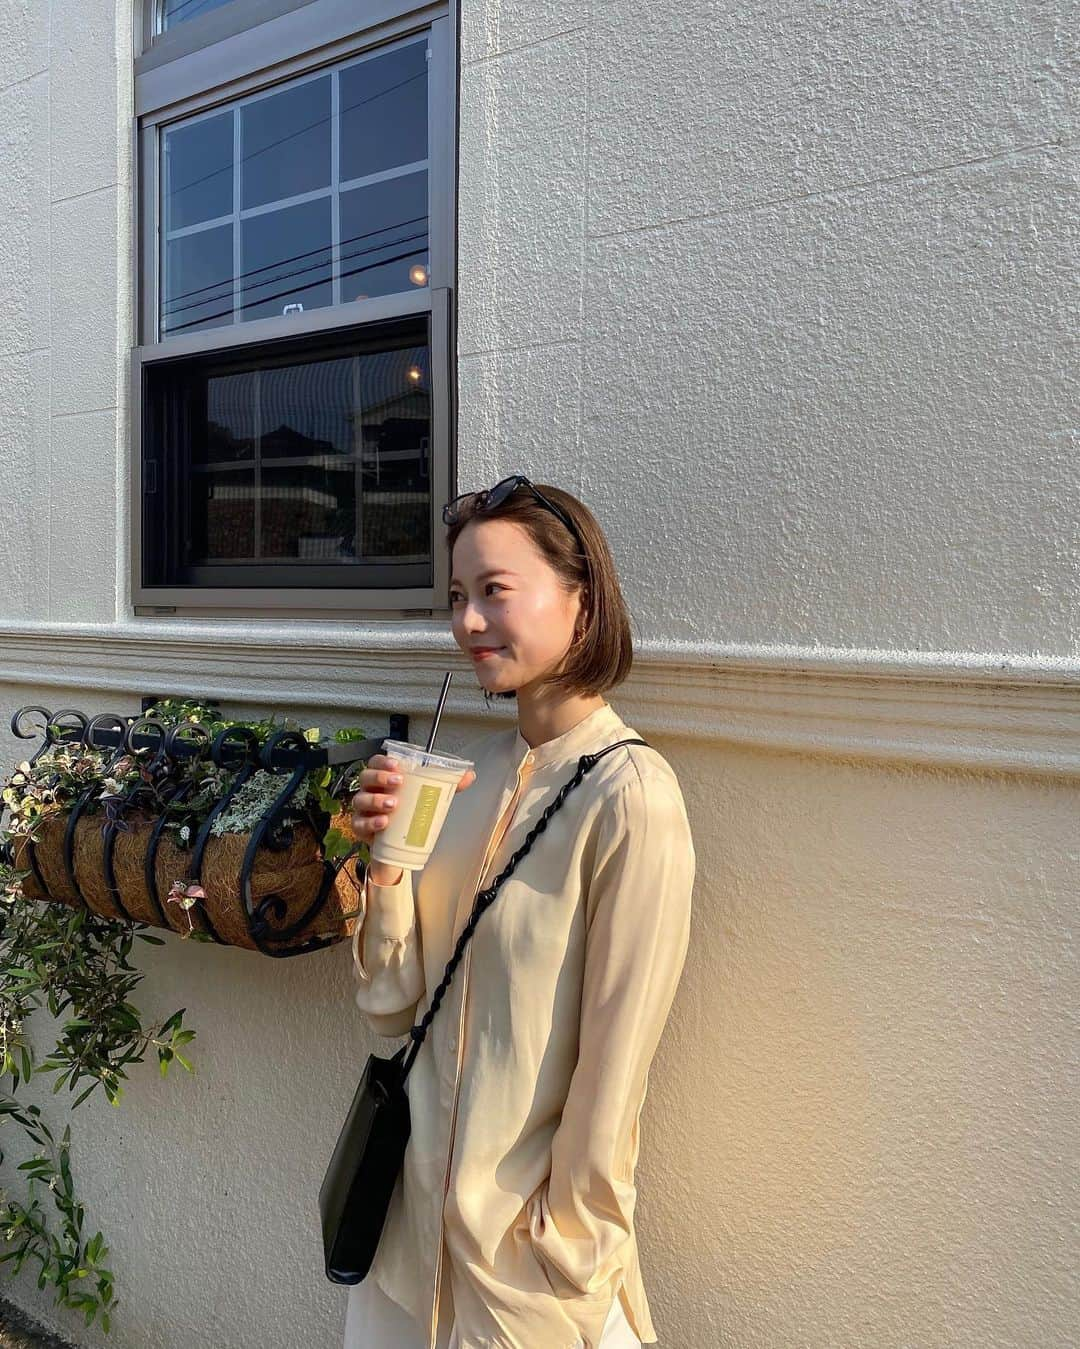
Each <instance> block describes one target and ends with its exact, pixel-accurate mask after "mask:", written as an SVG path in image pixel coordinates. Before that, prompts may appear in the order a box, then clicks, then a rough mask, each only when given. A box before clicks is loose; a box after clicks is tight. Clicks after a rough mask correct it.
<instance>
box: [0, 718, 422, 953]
mask: <svg viewBox="0 0 1080 1349" xmlns="http://www.w3.org/2000/svg"><path fill="white" fill-rule="evenodd" d="M196 714H198V715H196ZM402 720H403V719H402ZM11 727H12V731H13V732H14V734H15V735H17V736H19V737H20V738H21V739H33V738H40V739H41V743H40V745H39V746H38V748H37V750H36V752H35V753H34V754H33V755H32V756H31V757H30V758H29V759H27V760H26V761H24V762H23V763H21V764H20V765H19V766H18V768H17V769H16V771H15V773H14V774H13V775H12V777H11V780H10V781H9V784H8V786H7V788H6V789H5V791H4V794H3V799H4V803H5V805H6V806H7V807H8V809H9V811H10V813H11V819H10V822H9V827H8V829H7V831H6V832H7V835H8V842H7V843H6V845H5V847H6V851H7V862H8V867H7V871H8V879H7V888H8V891H9V893H11V891H12V889H13V887H17V889H18V893H19V894H20V895H21V897H23V898H25V899H32V900H40V901H47V902H53V903H60V904H67V905H72V906H75V907H85V908H87V909H89V910H91V911H92V912H93V913H96V914H98V915H100V916H101V917H103V918H109V919H114V920H115V919H120V920H128V921H131V922H135V923H143V924H147V925H149V926H152V927H161V928H165V929H167V930H170V931H174V932H177V933H179V934H180V935H181V936H194V937H197V938H198V939H200V940H204V941H216V942H220V943H222V944H224V945H230V946H240V947H244V948H246V949H248V950H255V951H260V952H262V953H263V954H264V955H271V956H291V955H300V954H303V953H305V952H309V951H315V950H320V949H322V948H323V947H325V946H329V945H332V944H333V943H335V942H338V941H341V940H342V939H344V938H346V937H348V936H350V935H351V934H352V930H353V926H354V924H355V922H356V921H357V911H358V907H359V906H358V897H359V886H360V879H359V876H358V874H357V863H358V861H360V860H362V859H361V854H362V853H363V854H365V855H366V847H362V845H360V844H359V843H358V842H357V841H356V839H355V837H354V836H353V834H352V831H351V827H350V823H349V811H348V801H349V797H350V796H351V793H352V787H351V785H350V784H351V781H352V778H353V776H354V774H355V773H356V771H357V770H358V768H359V766H361V764H362V762H363V761H364V760H366V759H367V758H369V757H370V756H371V755H372V754H374V753H377V752H378V750H379V748H380V746H381V743H382V737H378V738H374V739H360V738H359V733H357V732H355V731H350V732H338V733H337V736H336V737H335V738H334V739H333V740H332V741H330V742H328V743H324V742H321V740H320V737H319V733H318V731H316V730H311V729H308V730H304V729H301V728H300V727H298V726H295V725H290V724H288V723H286V724H284V725H279V724H277V723H275V722H274V721H273V720H272V719H271V720H270V721H263V722H238V721H221V720H220V719H219V718H217V716H216V714H215V713H214V712H213V709H210V708H207V707H204V706H202V705H195V704H176V703H161V704H158V705H157V706H155V707H154V708H152V709H151V710H150V712H149V713H147V714H146V715H143V716H140V717H119V716H116V715H113V714H110V713H105V714H103V715H101V716H97V717H94V718H88V717H87V716H85V714H83V713H81V712H76V711H64V712H58V713H56V714H53V713H50V712H48V711H47V710H46V709H44V708H40V707H26V708H21V709H20V710H19V711H18V712H16V713H15V715H14V716H13V718H12V721H11ZM395 730H396V731H402V730H403V726H402V724H401V721H399V722H398V723H397V725H396V727H395Z"/></svg>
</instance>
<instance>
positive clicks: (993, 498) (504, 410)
mask: <svg viewBox="0 0 1080 1349" xmlns="http://www.w3.org/2000/svg"><path fill="white" fill-rule="evenodd" d="M1067 12H1068V6H1066V5H1064V4H1060V3H1033V2H1032V0H1028V2H1027V3H1016V0H983V3H977V4H959V3H951V2H949V3H933V4H929V3H919V4H903V5H882V4H880V3H874V0H866V2H865V3H845V4H836V3H809V4H800V5H791V4H779V3H775V0H768V2H767V3H759V4H753V5H751V4H744V3H738V4H735V3H730V2H729V0H685V3H680V4H678V5H674V4H659V5H642V4H640V3H636V0H560V3H558V4H555V3H542V2H541V0H521V2H520V3H514V2H512V0H505V2H500V0H475V2H474V3H466V4H465V5H464V11H463V28H464V47H463V61H464V68H463V73H462V130H461V154H462V177H461V209H462V222H461V223H462V228H461V240H460V247H461V271H462V275H461V281H462V286H461V331H460V352H461V363H460V375H461V381H462V398H461V406H462V416H461V432H462V451H463V468H467V467H471V466H473V465H475V467H476V473H475V477H474V476H472V475H466V477H465V482H466V484H471V483H472V482H473V481H474V480H475V481H478V482H479V481H486V480H488V479H493V478H494V476H495V475H497V474H498V473H500V472H503V471H506V470H507V469H508V468H509V467H511V466H515V467H516V466H518V465H522V464H523V465H525V466H526V468H527V469H528V470H530V471H534V472H535V473H536V474H537V475H543V476H544V477H546V478H548V479H550V480H551V481H552V482H556V483H565V484H568V485H569V486H570V487H571V488H572V489H573V488H575V487H578V486H580V487H581V489H582V492H583V494H584V496H585V498H586V500H588V501H589V502H590V503H592V504H593V505H594V506H596V508H597V509H598V511H599V512H600V514H601V515H602V517H603V519H604V520H605V521H606V522H607V523H608V524H609V527H610V528H611V530H612V533H613V537H614V542H615V545H616V551H617V554H618V556H619V557H620V559H621V560H622V561H623V562H624V565H625V567H626V570H627V572H628V573H629V580H628V586H627V589H628V591H629V596H630V599H631V601H632V602H633V606H634V608H635V610H636V611H637V613H638V614H639V615H640V619H641V623H642V631H643V633H645V634H647V635H649V636H660V635H666V636H671V637H681V638H687V639H692V640H699V641H706V642H709V641H717V640H723V641H745V642H749V643H754V642H770V641H790V642H796V643H800V644H810V645H814V644H823V645H829V646H833V645H834V646H853V647H858V646H872V647H900V648H905V649H913V650H918V649H931V650H939V651H945V650H966V649H974V650H1002V651H1040V652H1043V653H1046V654H1053V653H1057V654H1072V655H1075V654H1076V653H1077V652H1078V651H1080V646H1078V644H1077V625H1076V623H1075V618H1074V614H1075V610H1076V606H1077V602H1078V600H1080V552H1078V550H1077V545H1076V537H1077V534H1076V528H1075V521H1076V519H1077V516H1078V514H1080V487H1078V481H1080V480H1078V478H1077V475H1076V473H1075V461H1076V425H1077V423H1076V415H1077V393H1078V391H1080V390H1078V385H1077V382H1076V369H1077V367H1076V361H1075V357H1076V346H1075V334H1076V327H1077V319H1078V318H1080V314H1078V313H1077V307H1076V305H1075V298H1076V291H1075V288H1074V287H1073V285H1072V282H1073V279H1074V276H1073V274H1074V273H1075V268H1076V259H1077V238H1078V233H1080V230H1078V224H1077V214H1076V211H1075V195H1074V191H1075V187H1076V183H1077V169H1078V163H1077V148H1076V143H1075V133H1076V126H1075V117H1073V119H1072V120H1071V121H1070V117H1069V115H1068V105H1067V101H1066V96H1067V85H1066V75H1067V67H1066V54H1067V49H1068V40H1067V39H1068V37H1069V32H1068V28H1067V25H1066V15H1067ZM1073 27H1075V25H1073ZM1070 197H1072V202H1071V203H1070V200H1069V198H1070ZM1070 296H1071V297H1072V301H1073V303H1072V304H1070ZM646 540H647V563H646V564H644V565H643V561H644V560H643V557H642V554H643V552H645V547H646V546H645V544H644V541H646Z"/></svg>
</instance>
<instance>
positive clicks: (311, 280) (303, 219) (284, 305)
mask: <svg viewBox="0 0 1080 1349" xmlns="http://www.w3.org/2000/svg"><path fill="white" fill-rule="evenodd" d="M241 231H242V232H241V249H240V253H241V259H242V262H243V270H242V272H241V281H240V303H241V306H242V309H243V312H242V315H241V317H242V318H244V319H257V318H266V317H268V316H269V315H271V314H284V313H286V312H294V313H300V312H303V311H304V310H308V309H322V308H323V307H324V306H326V305H328V304H332V303H333V287H332V283H331V275H332V270H331V248H330V199H329V197H324V198H323V199H322V200H321V201H306V202H302V203H301V204H300V205H299V206H286V207H284V208H283V209H281V210H279V211H266V212H264V213H263V214H261V215H255V216H249V217H247V218H246V219H245V220H244V221H243V223H242V225H241ZM290 305H291V306H296V305H299V306H301V309H293V310H292V311H289V310H288V307H289V306H290Z"/></svg>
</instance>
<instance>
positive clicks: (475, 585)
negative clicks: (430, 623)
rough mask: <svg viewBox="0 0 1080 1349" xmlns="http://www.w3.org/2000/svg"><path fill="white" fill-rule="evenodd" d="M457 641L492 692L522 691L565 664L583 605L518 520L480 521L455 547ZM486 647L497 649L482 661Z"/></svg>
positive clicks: (473, 523)
mask: <svg viewBox="0 0 1080 1349" xmlns="http://www.w3.org/2000/svg"><path fill="white" fill-rule="evenodd" d="M452 571H453V575H452V577H451V580H450V605H451V608H452V610H453V618H452V620H451V626H452V628H453V632H454V640H455V641H456V642H457V644H458V646H460V647H461V649H462V651H464V652H465V654H466V655H467V656H468V657H469V658H470V659H471V660H472V663H473V669H474V670H475V671H476V678H477V680H478V681H479V683H480V686H481V688H483V689H486V690H487V691H488V692H489V693H509V692H510V691H511V690H517V692H518V693H519V694H520V692H521V690H522V689H524V688H526V687H527V686H528V685H530V684H532V683H533V682H534V681H536V680H537V679H539V678H540V677H541V676H543V675H547V674H549V673H551V672H552V671H553V670H554V669H555V668H556V667H557V666H558V665H559V664H560V663H561V661H562V659H563V657H564V656H565V654H566V651H567V649H568V648H569V646H570V644H571V642H572V641H573V638H574V624H575V622H576V621H577V619H578V615H579V612H580V609H581V602H580V599H579V596H578V594H576V593H575V594H569V595H568V594H567V593H566V591H565V590H564V589H563V586H562V584H561V583H560V581H559V578H558V576H557V575H556V573H555V571H554V570H553V569H552V567H551V566H550V564H549V563H548V562H547V560H546V559H545V558H544V556H543V555H542V554H541V553H540V551H539V550H538V549H537V548H536V546H535V544H534V543H533V541H532V539H531V537H530V536H529V534H528V532H527V531H526V530H525V529H523V528H522V527H521V526H520V525H517V524H514V523H513V522H512V521H510V520H473V521H470V523H469V524H467V525H466V526H465V528H464V529H463V530H462V531H461V533H460V534H459V535H458V538H457V542H456V543H455V544H454V556H453V566H452ZM478 648H495V650H494V652H493V654H490V655H479V654H478Z"/></svg>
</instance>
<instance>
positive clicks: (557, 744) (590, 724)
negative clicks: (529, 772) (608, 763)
mask: <svg viewBox="0 0 1080 1349" xmlns="http://www.w3.org/2000/svg"><path fill="white" fill-rule="evenodd" d="M622 725H623V722H622V718H621V717H620V716H619V714H618V713H617V712H616V711H615V709H614V708H613V707H612V706H611V704H610V703H604V705H603V707H597V708H595V709H594V710H593V711H592V712H590V713H589V714H588V716H586V717H583V718H582V720H581V721H579V722H578V723H577V725H576V726H571V727H570V729H569V730H568V731H564V732H563V733H562V735H557V736H555V738H554V739H553V740H545V741H544V743H543V744H542V745H537V746H535V748H534V747H532V746H530V744H529V742H528V741H527V740H526V739H525V737H524V736H523V735H522V734H521V732H520V730H517V729H515V731H514V762H515V763H517V764H519V765H521V764H523V763H529V764H531V765H532V767H533V768H534V769H535V768H546V767H548V766H549V765H550V764H563V763H567V762H569V761H571V760H577V759H579V758H580V757H581V756H582V755H583V754H589V753H591V752H592V751H593V750H595V749H600V748H602V746H603V745H604V743H605V736H606V735H607V733H608V732H611V731H615V730H618V729H621V728H622ZM530 756H531V757H530Z"/></svg>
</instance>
